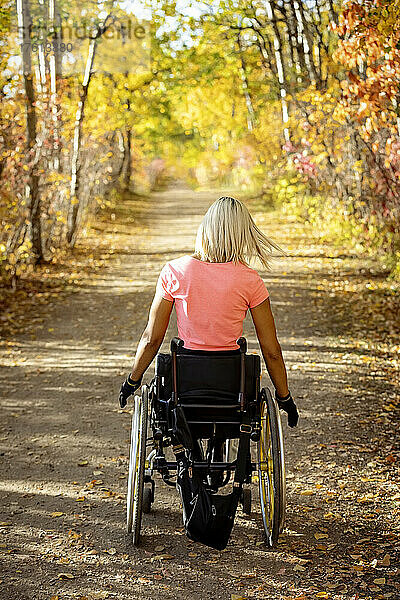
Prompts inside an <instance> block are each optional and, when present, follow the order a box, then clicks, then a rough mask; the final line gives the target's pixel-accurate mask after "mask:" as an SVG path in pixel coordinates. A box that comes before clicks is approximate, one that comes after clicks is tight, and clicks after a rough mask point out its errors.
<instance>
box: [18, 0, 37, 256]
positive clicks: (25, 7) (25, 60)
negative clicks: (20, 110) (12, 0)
mask: <svg viewBox="0 0 400 600" xmlns="http://www.w3.org/2000/svg"><path fill="white" fill-rule="evenodd" d="M17 15H18V30H19V43H20V46H21V53H22V69H23V76H24V87H25V96H26V99H25V107H26V142H27V149H28V154H29V165H30V166H29V171H28V178H27V184H26V188H25V197H26V201H27V205H28V207H29V213H28V219H29V234H30V241H31V243H32V255H33V260H34V262H35V263H38V262H40V261H41V260H42V259H43V249H42V227H41V205H40V196H39V176H38V175H37V173H36V164H35V161H34V160H33V153H34V148H35V145H36V133H37V131H36V130H37V120H36V109H35V91H34V87H33V77H32V60H31V52H32V48H31V28H32V20H31V14H30V6H29V0H17Z"/></svg>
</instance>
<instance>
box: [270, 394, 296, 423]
mask: <svg viewBox="0 0 400 600" xmlns="http://www.w3.org/2000/svg"><path fill="white" fill-rule="evenodd" d="M275 400H276V401H277V403H278V406H279V408H280V409H281V410H284V411H285V412H286V413H287V416H288V425H289V427H296V425H297V422H298V420H299V413H298V412H297V406H296V404H295V403H294V400H293V398H292V394H291V393H290V392H289V393H288V395H287V396H285V398H280V397H279V396H278V394H277V392H276V390H275Z"/></svg>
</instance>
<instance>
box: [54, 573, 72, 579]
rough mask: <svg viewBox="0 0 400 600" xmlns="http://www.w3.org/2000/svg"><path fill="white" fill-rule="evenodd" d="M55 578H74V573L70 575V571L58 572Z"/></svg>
mask: <svg viewBox="0 0 400 600" xmlns="http://www.w3.org/2000/svg"><path fill="white" fill-rule="evenodd" d="M57 579H75V575H72V573H59V574H58V577H57Z"/></svg>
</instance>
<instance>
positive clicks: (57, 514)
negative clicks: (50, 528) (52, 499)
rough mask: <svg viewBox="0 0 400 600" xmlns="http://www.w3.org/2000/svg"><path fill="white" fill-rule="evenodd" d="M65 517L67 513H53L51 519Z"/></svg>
mask: <svg viewBox="0 0 400 600" xmlns="http://www.w3.org/2000/svg"><path fill="white" fill-rule="evenodd" d="M63 515H65V513H63V512H52V513H51V515H50V516H51V517H62V516H63Z"/></svg>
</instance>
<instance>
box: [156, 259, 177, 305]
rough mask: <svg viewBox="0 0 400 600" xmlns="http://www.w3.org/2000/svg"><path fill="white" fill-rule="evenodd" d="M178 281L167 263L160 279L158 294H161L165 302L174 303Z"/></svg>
mask: <svg viewBox="0 0 400 600" xmlns="http://www.w3.org/2000/svg"><path fill="white" fill-rule="evenodd" d="M177 284H178V282H177V279H176V276H175V274H174V273H173V271H172V270H171V267H170V266H169V264H168V263H167V264H166V265H164V267H163V268H162V269H161V273H160V275H159V277H158V281H157V286H156V292H157V293H159V294H161V296H162V298H164V300H169V301H170V302H173V301H174V296H173V293H174V291H176V289H177Z"/></svg>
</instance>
